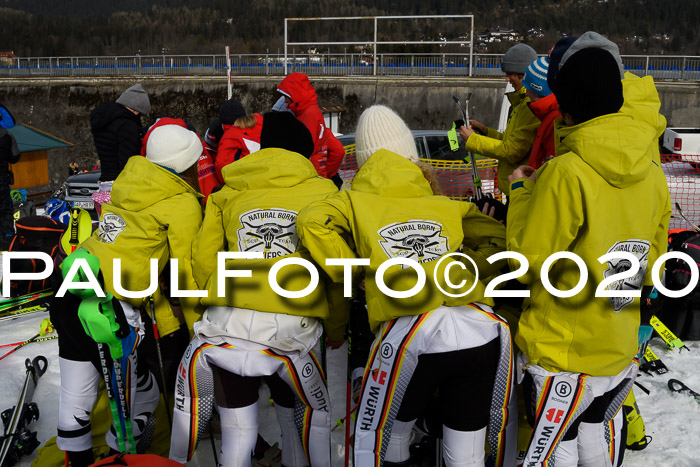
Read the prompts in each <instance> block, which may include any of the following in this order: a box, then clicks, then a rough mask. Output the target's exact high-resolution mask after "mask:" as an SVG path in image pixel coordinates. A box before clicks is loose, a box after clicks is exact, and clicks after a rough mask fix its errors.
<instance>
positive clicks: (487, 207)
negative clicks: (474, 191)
mask: <svg viewBox="0 0 700 467" xmlns="http://www.w3.org/2000/svg"><path fill="white" fill-rule="evenodd" d="M474 204H476V206H477V207H478V208H479V210H480V211H481V213H482V214H483V215H485V216H489V217H492V218H494V219H496V220H497V221H498V222H500V223H501V224H505V221H506V217H507V215H508V211H507V210H506V207H505V205H504V204H503V203H501V202H500V201H498V200H495V199H493V198H481V199H480V200H476V201H474Z"/></svg>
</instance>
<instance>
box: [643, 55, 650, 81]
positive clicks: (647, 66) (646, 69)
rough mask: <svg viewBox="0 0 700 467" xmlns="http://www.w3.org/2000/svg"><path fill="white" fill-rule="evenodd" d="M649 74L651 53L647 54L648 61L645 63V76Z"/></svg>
mask: <svg viewBox="0 0 700 467" xmlns="http://www.w3.org/2000/svg"><path fill="white" fill-rule="evenodd" d="M648 74H649V55H647V63H646V65H644V76H646V75H648Z"/></svg>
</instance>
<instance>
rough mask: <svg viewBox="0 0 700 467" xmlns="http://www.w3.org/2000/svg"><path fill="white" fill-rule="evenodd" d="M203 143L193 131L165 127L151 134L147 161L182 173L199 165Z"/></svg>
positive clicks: (172, 126)
mask: <svg viewBox="0 0 700 467" xmlns="http://www.w3.org/2000/svg"><path fill="white" fill-rule="evenodd" d="M201 154H202V142H201V141H200V140H199V136H197V134H196V133H195V132H193V131H190V130H188V129H187V128H183V127H181V126H180V125H163V126H159V127H157V128H156V129H155V130H153V131H152V132H151V135H150V136H149V137H148V142H147V143H146V159H148V160H149V161H151V162H153V163H154V164H157V165H160V166H161V167H165V168H166V169H172V170H174V171H175V172H177V173H182V172H184V171H185V170H187V169H189V168H190V167H192V165H193V164H196V163H197V160H199V156H200V155H201Z"/></svg>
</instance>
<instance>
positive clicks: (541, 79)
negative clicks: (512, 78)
mask: <svg viewBox="0 0 700 467" xmlns="http://www.w3.org/2000/svg"><path fill="white" fill-rule="evenodd" d="M548 68H549V60H547V57H539V58H538V59H537V60H535V61H534V62H532V63H530V65H529V66H528V67H527V69H526V70H525V77H524V78H523V86H525V87H526V88H527V89H529V90H530V91H532V92H533V93H535V94H537V95H538V96H542V97H545V96H548V95H550V94H551V93H552V91H551V90H550V89H549V86H548V85H547V69H548Z"/></svg>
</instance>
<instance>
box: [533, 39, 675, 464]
mask: <svg viewBox="0 0 700 467" xmlns="http://www.w3.org/2000/svg"><path fill="white" fill-rule="evenodd" d="M588 47H597V48H601V49H605V50H607V51H608V52H610V53H611V54H612V56H613V58H615V61H616V63H617V66H618V69H619V73H620V79H622V95H623V97H624V103H623V104H622V107H621V108H620V113H623V114H627V115H630V116H632V118H634V119H635V120H637V121H640V122H644V123H648V124H649V125H650V132H651V134H652V136H653V138H652V139H651V141H650V143H649V148H650V150H651V153H652V158H653V160H654V161H655V162H656V163H657V164H659V163H660V162H661V158H660V156H659V145H658V138H659V137H660V136H661V135H662V134H663V132H664V130H665V129H666V118H665V117H664V116H663V115H661V114H660V113H659V109H660V108H661V101H660V100H659V94H658V91H657V90H656V86H655V85H654V78H653V77H652V76H644V77H641V78H640V77H638V76H636V75H635V74H634V73H631V72H629V71H624V67H623V64H622V57H620V50H619V48H618V46H617V44H615V43H614V42H612V41H610V40H608V39H606V38H605V37H603V36H602V35H600V34H598V33H597V32H595V31H587V32H585V33H583V34H582V35H581V37H578V38H576V37H567V38H562V39H560V40H559V42H557V45H555V47H554V50H553V51H552V55H553V56H556V66H555V67H551V68H550V69H549V70H548V77H547V80H548V81H552V82H553V81H554V79H555V78H556V74H557V73H558V71H559V67H560V65H562V64H563V63H566V60H567V59H568V57H570V56H571V55H572V54H573V53H575V52H576V51H578V50H581V49H584V48H588ZM562 127H565V124H564V123H563V122H560V123H559V125H556V128H555V138H554V139H555V143H556V145H557V146H558V147H557V148H556V152H557V153H558V154H563V153H566V152H568V148H567V147H565V146H564V145H563V144H561V138H560V137H559V136H558V135H559V132H560V129H561V128H562ZM650 290H651V287H650V286H649V287H645V288H643V289H642V300H641V301H642V302H645V299H646V296H647V295H648V293H649V291H650ZM642 324H643V325H644V324H648V323H646V322H644V321H643V322H642ZM624 423H625V421H624V416H623V413H622V410H620V411H618V413H617V414H616V415H615V418H614V419H613V420H612V422H611V426H612V429H611V430H610V431H611V434H610V451H611V452H616V453H620V454H619V455H618V459H617V460H616V461H614V462H613V466H616V465H619V463H620V462H621V459H622V457H623V456H622V453H624V449H625V443H626V439H625V438H624V436H623V435H622V426H623V425H624Z"/></svg>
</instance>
